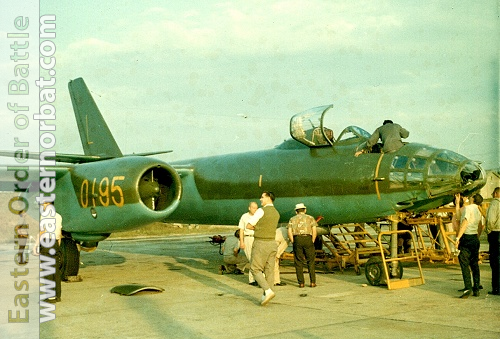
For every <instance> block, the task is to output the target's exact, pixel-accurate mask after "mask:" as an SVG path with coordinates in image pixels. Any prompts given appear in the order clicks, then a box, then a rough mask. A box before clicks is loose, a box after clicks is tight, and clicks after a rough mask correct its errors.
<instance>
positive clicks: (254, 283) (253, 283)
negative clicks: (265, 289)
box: [248, 281, 259, 286]
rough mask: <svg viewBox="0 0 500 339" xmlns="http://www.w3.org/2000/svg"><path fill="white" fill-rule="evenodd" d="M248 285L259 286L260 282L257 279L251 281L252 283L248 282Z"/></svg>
mask: <svg viewBox="0 0 500 339" xmlns="http://www.w3.org/2000/svg"><path fill="white" fill-rule="evenodd" d="M248 285H252V286H259V284H258V283H257V282H256V281H254V282H251V283H248Z"/></svg>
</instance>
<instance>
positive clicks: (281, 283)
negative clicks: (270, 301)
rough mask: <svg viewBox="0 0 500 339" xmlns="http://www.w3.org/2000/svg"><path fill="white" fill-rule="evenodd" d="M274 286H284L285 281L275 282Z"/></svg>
mask: <svg viewBox="0 0 500 339" xmlns="http://www.w3.org/2000/svg"><path fill="white" fill-rule="evenodd" d="M274 286H286V282H283V281H280V282H279V283H277V284H274Z"/></svg>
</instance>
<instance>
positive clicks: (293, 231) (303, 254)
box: [288, 203, 318, 288]
mask: <svg viewBox="0 0 500 339" xmlns="http://www.w3.org/2000/svg"><path fill="white" fill-rule="evenodd" d="M295 213H297V215H296V216H293V217H292V218H291V219H290V222H289V223H288V237H289V238H290V241H291V242H292V243H293V257H294V264H295V273H296V274H297V281H298V282H299V287H300V288H302V287H304V265H305V264H306V262H307V267H308V269H309V279H310V282H311V285H310V286H311V287H316V271H315V267H314V264H315V263H314V261H315V259H316V249H315V248H314V241H315V240H316V227H317V226H318V224H317V223H316V220H315V219H314V218H313V217H312V216H310V215H308V214H306V206H305V205H304V204H302V203H300V204H297V205H295Z"/></svg>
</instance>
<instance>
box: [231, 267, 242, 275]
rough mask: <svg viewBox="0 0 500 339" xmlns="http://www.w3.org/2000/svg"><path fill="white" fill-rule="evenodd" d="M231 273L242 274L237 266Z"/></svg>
mask: <svg viewBox="0 0 500 339" xmlns="http://www.w3.org/2000/svg"><path fill="white" fill-rule="evenodd" d="M233 274H244V273H243V272H242V271H241V270H240V269H239V268H237V269H235V270H234V272H233Z"/></svg>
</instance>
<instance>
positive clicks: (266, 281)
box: [247, 191, 280, 306]
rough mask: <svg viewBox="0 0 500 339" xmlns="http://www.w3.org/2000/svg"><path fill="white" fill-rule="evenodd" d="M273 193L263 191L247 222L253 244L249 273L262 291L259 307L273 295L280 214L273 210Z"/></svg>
mask: <svg viewBox="0 0 500 339" xmlns="http://www.w3.org/2000/svg"><path fill="white" fill-rule="evenodd" d="M274 199H275V197H274V193H273V192H268V191H265V192H263V193H262V195H261V197H260V203H261V205H262V207H261V208H259V209H258V210H257V211H256V212H255V214H254V215H253V216H252V217H251V218H250V220H249V221H248V225H247V228H249V229H253V230H254V231H255V232H254V242H253V248H252V261H251V264H250V271H251V272H252V274H253V276H254V278H255V280H256V281H257V283H258V284H259V286H260V287H261V288H262V290H264V294H263V295H262V299H261V303H260V304H261V305H262V306H264V305H266V304H267V303H268V302H269V301H270V300H271V299H272V298H274V296H275V293H274V291H273V290H272V289H271V287H272V286H273V281H274V264H275V260H276V259H275V258H276V250H277V249H276V240H275V238H276V228H277V226H278V221H279V219H280V214H279V213H278V211H277V210H276V208H274V204H273V202H274Z"/></svg>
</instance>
